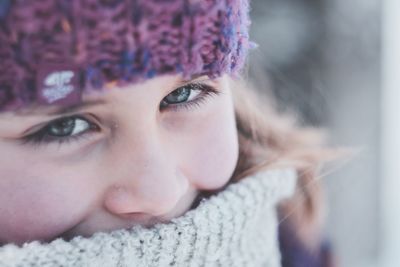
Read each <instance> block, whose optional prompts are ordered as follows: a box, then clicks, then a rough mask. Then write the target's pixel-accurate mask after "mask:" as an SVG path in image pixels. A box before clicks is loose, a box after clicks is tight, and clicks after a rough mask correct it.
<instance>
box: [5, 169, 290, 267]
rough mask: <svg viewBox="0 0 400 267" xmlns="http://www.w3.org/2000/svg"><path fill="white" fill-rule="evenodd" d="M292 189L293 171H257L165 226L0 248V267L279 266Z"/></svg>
mask: <svg viewBox="0 0 400 267" xmlns="http://www.w3.org/2000/svg"><path fill="white" fill-rule="evenodd" d="M295 184H296V174H295V171H293V170H270V171H267V172H260V173H257V174H255V175H253V176H249V177H247V178H246V179H243V180H241V181H240V182H238V183H235V184H230V185H229V186H228V187H226V188H225V189H224V190H223V191H221V192H219V193H218V194H216V195H214V196H212V197H210V198H208V199H204V200H203V201H202V202H201V203H200V204H199V206H198V207H197V208H195V209H193V210H190V211H188V212H187V213H185V214H184V215H183V216H181V217H178V218H175V219H173V220H172V221H171V222H170V223H166V224H157V225H155V226H153V227H151V228H142V227H133V228H131V229H129V230H116V231H113V232H110V233H96V234H94V235H93V236H92V237H89V238H83V237H75V238H74V239H72V240H71V241H68V242H67V241H64V240H62V239H57V240H55V241H52V242H51V243H48V244H41V243H39V242H37V241H35V242H31V243H26V244H24V245H23V246H22V247H17V246H14V245H6V246H4V247H2V248H0V266H1V267H17V266H24V267H50V266H52V267H54V266H71V267H79V266H85V267H101V266H106V267H111V266H120V267H122V266H135V267H152V266H183V267H187V266H207V267H212V266H230V267H239V266H240V267H250V266H251V267H278V266H281V265H280V252H279V246H278V240H277V227H278V224H277V215H276V209H275V206H276V204H277V202H278V201H279V200H281V199H282V198H286V197H289V196H290V195H291V194H292V193H293V191H294V189H295Z"/></svg>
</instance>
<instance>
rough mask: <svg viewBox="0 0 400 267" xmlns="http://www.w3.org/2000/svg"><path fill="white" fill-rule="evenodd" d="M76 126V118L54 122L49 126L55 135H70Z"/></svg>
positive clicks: (51, 133) (50, 131) (51, 132)
mask: <svg viewBox="0 0 400 267" xmlns="http://www.w3.org/2000/svg"><path fill="white" fill-rule="evenodd" d="M74 127H75V119H73V118H69V119H64V120H61V121H56V122H54V123H52V124H51V125H50V127H49V133H50V135H53V136H57V137H60V136H68V135H70V134H71V133H72V132H73V130H74Z"/></svg>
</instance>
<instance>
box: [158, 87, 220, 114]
mask: <svg viewBox="0 0 400 267" xmlns="http://www.w3.org/2000/svg"><path fill="white" fill-rule="evenodd" d="M213 94H214V95H217V94H219V91H217V90H216V89H215V88H213V87H211V86H208V85H206V84H202V83H191V84H188V85H185V86H182V87H179V88H178V89H176V90H175V91H173V92H172V93H170V94H169V95H167V96H166V97H165V98H164V99H163V100H162V102H161V104H160V108H161V109H165V108H174V109H175V110H178V109H180V108H182V107H185V108H189V107H192V106H194V105H197V106H199V104H200V103H201V102H202V101H204V100H206V98H207V97H208V96H211V95H213Z"/></svg>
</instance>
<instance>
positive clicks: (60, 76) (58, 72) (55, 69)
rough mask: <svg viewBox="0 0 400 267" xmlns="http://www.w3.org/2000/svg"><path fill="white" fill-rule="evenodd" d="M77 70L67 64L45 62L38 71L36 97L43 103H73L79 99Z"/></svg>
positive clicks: (79, 90)
mask: <svg viewBox="0 0 400 267" xmlns="http://www.w3.org/2000/svg"><path fill="white" fill-rule="evenodd" d="M78 80H79V79H78V72H77V71H76V68H74V67H73V66H68V65H67V64H45V65H42V66H41V67H40V69H39V71H38V80H37V87H38V98H39V102H41V103H44V104H53V103H57V104H58V103H59V104H73V103H75V102H77V101H80V96H81V88H79V86H78V85H79V82H78Z"/></svg>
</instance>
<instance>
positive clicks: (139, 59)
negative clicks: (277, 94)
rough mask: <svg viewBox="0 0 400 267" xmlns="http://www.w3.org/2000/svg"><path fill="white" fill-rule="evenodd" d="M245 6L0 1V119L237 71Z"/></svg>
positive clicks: (169, 0) (193, 0)
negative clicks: (165, 78)
mask: <svg viewBox="0 0 400 267" xmlns="http://www.w3.org/2000/svg"><path fill="white" fill-rule="evenodd" d="M248 13H249V0H40V1H39V0H37V1H28V0H0V111H9V110H15V109H17V108H20V107H25V106H28V105H31V104H34V103H37V104H40V105H49V104H71V103H74V102H79V101H80V100H81V96H82V93H83V92H84V91H86V90H102V89H104V88H111V87H114V86H124V85H127V84H131V83H135V82H140V81H144V80H146V79H150V78H152V77H155V76H157V75H161V74H173V73H181V74H182V75H183V77H184V78H190V77H192V76H194V75H208V76H209V77H211V78H215V77H218V76H220V75H221V74H223V73H228V74H231V75H234V76H236V75H237V74H238V72H239V71H240V69H241V68H242V67H243V65H244V60H245V57H246V54H247V51H248V49H249V48H250V47H251V46H252V44H251V42H249V36H248V29H249V25H250V21H249V16H248Z"/></svg>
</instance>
